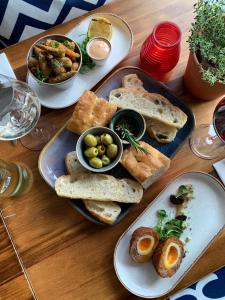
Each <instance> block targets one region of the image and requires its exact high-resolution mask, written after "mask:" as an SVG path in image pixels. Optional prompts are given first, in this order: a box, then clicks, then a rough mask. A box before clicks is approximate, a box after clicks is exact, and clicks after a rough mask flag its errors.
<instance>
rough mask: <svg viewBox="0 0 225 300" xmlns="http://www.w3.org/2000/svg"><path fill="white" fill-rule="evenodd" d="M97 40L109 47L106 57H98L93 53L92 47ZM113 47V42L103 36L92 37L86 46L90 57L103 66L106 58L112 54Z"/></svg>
mask: <svg viewBox="0 0 225 300" xmlns="http://www.w3.org/2000/svg"><path fill="white" fill-rule="evenodd" d="M95 41H100V42H103V43H104V44H105V45H106V46H107V47H108V53H107V54H106V56H105V57H103V58H96V57H94V56H92V55H91V53H90V52H91V51H90V48H91V46H92V45H93V43H95ZM111 49H112V46H111V43H110V41H108V40H107V39H105V38H103V37H94V38H92V39H91V40H90V41H89V42H88V43H87V47H86V51H87V54H88V55H89V56H90V58H91V59H92V60H93V62H94V63H95V64H96V65H98V66H102V65H104V64H105V62H106V60H107V59H108V58H109V56H110V53H111Z"/></svg>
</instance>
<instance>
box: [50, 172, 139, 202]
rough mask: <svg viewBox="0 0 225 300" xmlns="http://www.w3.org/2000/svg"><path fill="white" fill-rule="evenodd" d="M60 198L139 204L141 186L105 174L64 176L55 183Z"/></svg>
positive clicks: (128, 180) (132, 181) (131, 181)
mask: <svg viewBox="0 0 225 300" xmlns="http://www.w3.org/2000/svg"><path fill="white" fill-rule="evenodd" d="M55 190H56V193H57V195H58V196H61V197H66V198H71V199H88V200H98V201H116V202H124V203H139V202H140V201H141V199H142V196H143V189H142V187H141V185H140V184H139V183H138V182H136V181H134V180H131V179H116V178H115V177H113V176H109V175H104V174H80V175H79V177H78V176H73V175H63V176H61V177H58V178H57V179H56V182H55Z"/></svg>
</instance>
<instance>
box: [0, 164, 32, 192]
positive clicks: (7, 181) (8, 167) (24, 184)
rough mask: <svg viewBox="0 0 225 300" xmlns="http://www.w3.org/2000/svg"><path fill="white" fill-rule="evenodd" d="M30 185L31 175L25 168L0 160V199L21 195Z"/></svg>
mask: <svg viewBox="0 0 225 300" xmlns="http://www.w3.org/2000/svg"><path fill="white" fill-rule="evenodd" d="M32 183H33V175H32V173H31V170H30V169H29V168H28V167H27V166H25V165H24V164H18V163H12V162H8V161H4V160H2V159H0V197H14V196H19V195H23V194H24V193H26V192H28V191H29V189H30V188H31V186H32Z"/></svg>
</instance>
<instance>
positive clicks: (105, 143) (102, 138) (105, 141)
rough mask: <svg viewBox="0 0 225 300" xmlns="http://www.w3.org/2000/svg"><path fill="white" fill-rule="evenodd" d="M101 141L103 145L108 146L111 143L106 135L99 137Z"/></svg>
mask: <svg viewBox="0 0 225 300" xmlns="http://www.w3.org/2000/svg"><path fill="white" fill-rule="evenodd" d="M101 141H102V143H103V144H104V145H106V146H108V145H110V144H112V143H113V138H112V137H111V135H110V134H108V133H103V134H102V135H101Z"/></svg>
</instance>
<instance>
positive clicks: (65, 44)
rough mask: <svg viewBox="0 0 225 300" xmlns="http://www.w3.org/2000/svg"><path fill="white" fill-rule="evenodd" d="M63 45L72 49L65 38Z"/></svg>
mask: <svg viewBox="0 0 225 300" xmlns="http://www.w3.org/2000/svg"><path fill="white" fill-rule="evenodd" d="M63 45H64V46H66V47H67V48H68V49H70V50H72V49H73V47H72V46H71V45H70V43H69V42H68V41H67V40H65V41H64V42H63Z"/></svg>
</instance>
